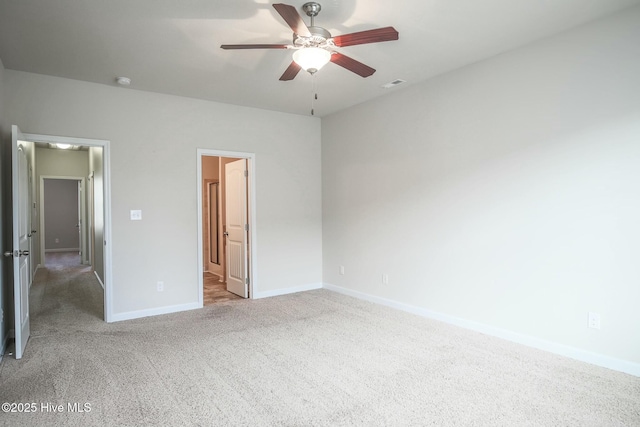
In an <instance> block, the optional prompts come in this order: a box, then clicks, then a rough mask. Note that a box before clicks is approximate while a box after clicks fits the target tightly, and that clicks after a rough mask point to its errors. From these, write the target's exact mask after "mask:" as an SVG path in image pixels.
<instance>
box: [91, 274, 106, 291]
mask: <svg viewBox="0 0 640 427" xmlns="http://www.w3.org/2000/svg"><path fill="white" fill-rule="evenodd" d="M93 274H94V275H95V276H96V279H98V283H100V286H102V289H104V283H102V280H100V276H98V272H97V271H95V270H93Z"/></svg>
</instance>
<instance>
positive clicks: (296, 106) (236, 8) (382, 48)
mask: <svg viewBox="0 0 640 427" xmlns="http://www.w3.org/2000/svg"><path fill="white" fill-rule="evenodd" d="M283 2H284V3H287V4H290V5H293V6H295V7H296V8H298V10H299V11H300V14H301V15H302V16H303V17H304V20H305V22H307V24H308V23H309V21H308V18H307V17H306V15H304V12H302V10H301V6H302V4H304V3H305V2H306V0H295V1H294V0H285V1H283ZM318 2H319V3H320V4H321V5H322V11H321V12H320V14H319V16H318V17H317V18H316V22H315V24H316V25H318V26H321V27H324V28H326V29H327V30H329V31H330V32H331V33H332V34H333V35H334V36H335V35H339V34H346V33H351V32H355V31H362V30H368V29H374V28H379V27H385V26H393V27H395V28H396V29H397V30H398V32H399V33H400V39H399V40H398V41H392V42H384V43H377V44H370V45H359V46H350V47H346V48H342V49H341V50H340V51H341V52H342V53H343V54H345V55H348V56H351V57H352V58H354V59H356V60H358V61H361V62H363V63H365V64H367V65H369V66H371V67H373V68H375V69H376V70H377V72H376V73H375V74H374V75H373V76H371V77H368V78H362V77H359V76H357V75H355V74H353V73H351V72H349V71H347V70H345V69H344V68H342V67H339V66H337V65H335V64H328V65H327V66H326V67H325V68H323V69H322V70H320V71H319V72H318V73H317V74H316V77H315V79H316V84H317V87H318V90H317V92H318V100H317V101H316V104H315V114H316V116H320V117H321V116H324V115H327V114H331V113H334V112H337V111H340V110H341V109H344V108H347V107H349V106H352V105H355V104H358V103H361V102H364V101H367V100H369V99H372V98H375V97H378V96H382V95H385V94H388V93H390V92H392V91H394V90H398V88H393V89H383V88H382V87H381V86H382V85H383V84H385V83H388V82H390V81H392V80H395V79H403V80H406V81H407V83H406V84H404V85H402V86H400V87H408V86H409V85H411V84H415V83H417V82H420V81H424V80H426V79H428V78H430V77H433V76H435V75H438V74H441V73H444V72H447V71H450V70H453V69H456V68H459V67H462V66H464V65H467V64H470V63H473V62H476V61H479V60H482V59H485V58H488V57H491V56H494V55H496V54H499V53H502V52H505V51H508V50H510V49H513V48H516V47H518V46H522V45H524V44H527V43H529V42H531V41H534V40H537V39H540V38H544V37H547V36H550V35H553V34H556V33H559V32H561V31H564V30H567V29H569V28H572V27H574V26H577V25H580V24H583V23H586V22H589V21H592V20H594V19H597V18H600V17H603V16H606V15H609V14H612V13H614V12H616V11H619V10H621V9H624V8H626V7H630V6H633V5H637V4H640V0H400V1H381V0H318ZM271 3H272V2H267V1H266V0H108V1H105V0H0V58H1V59H2V62H3V64H4V67H5V68H7V69H12V70H19V71H27V72H32V73H39V74H47V75H52V76H59V77H66V78H70V79H77V80H85V81H89V82H95V83H102V84H107V85H116V83H115V78H116V77H117V76H127V77H130V78H131V79H132V81H133V82H132V84H131V86H130V88H131V89H137V90H145V91H152V92H161V93H168V94H174V95H182V96H188V97H194V98H202V99H207V100H212V101H218V102H224V103H230V104H238V105H244V106H250V107H257V108H264V109H269V110H276V111H283V112H289V113H294V114H309V113H310V107H311V100H312V78H311V76H310V75H309V74H307V73H305V72H300V73H299V74H298V76H297V77H296V78H295V80H293V81H289V82H281V81H279V80H278V79H279V77H280V75H281V74H282V73H283V72H284V70H285V69H286V68H287V66H288V65H289V64H290V62H291V54H292V51H290V50H222V49H220V45H221V44H241V43H290V42H291V39H292V32H291V30H290V29H289V27H288V26H287V25H286V24H285V23H284V21H283V19H282V18H281V17H280V15H278V14H277V13H276V12H275V10H274V9H273V7H272V6H271ZM123 90H126V89H123Z"/></svg>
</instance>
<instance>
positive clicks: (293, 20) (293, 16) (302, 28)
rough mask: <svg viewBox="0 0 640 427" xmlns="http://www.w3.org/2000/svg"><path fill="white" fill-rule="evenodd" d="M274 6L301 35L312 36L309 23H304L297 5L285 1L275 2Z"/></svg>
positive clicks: (295, 31) (294, 30)
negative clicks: (290, 4)
mask: <svg viewBox="0 0 640 427" xmlns="http://www.w3.org/2000/svg"><path fill="white" fill-rule="evenodd" d="M273 8H274V9H275V10H276V11H277V12H278V13H279V14H280V16H282V19H284V21H285V22H286V23H287V25H289V27H291V29H292V30H293V32H294V33H296V34H297V35H299V36H304V37H311V33H310V32H309V28H308V27H307V24H305V23H304V21H303V20H302V18H301V17H300V14H299V13H298V11H297V10H296V8H295V7H293V6H289V5H288V4H284V3H275V4H274V5H273Z"/></svg>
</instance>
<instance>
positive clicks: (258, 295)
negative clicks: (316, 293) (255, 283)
mask: <svg viewBox="0 0 640 427" xmlns="http://www.w3.org/2000/svg"><path fill="white" fill-rule="evenodd" d="M322 287H323V284H322V283H309V284H308V285H302V286H296V287H294V288H282V289H275V290H273V291H264V292H256V294H255V295H254V296H253V299H260V298H269V297H277V296H280V295H287V294H295V293H297V292H304V291H312V290H314V289H322Z"/></svg>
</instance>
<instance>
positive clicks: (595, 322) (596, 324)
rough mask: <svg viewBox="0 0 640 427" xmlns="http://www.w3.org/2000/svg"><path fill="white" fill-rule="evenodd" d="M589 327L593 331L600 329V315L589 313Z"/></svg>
mask: <svg viewBox="0 0 640 427" xmlns="http://www.w3.org/2000/svg"><path fill="white" fill-rule="evenodd" d="M588 325H589V327H590V328H592V329H600V313H593V312H591V311H590V312H589V317H588Z"/></svg>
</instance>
